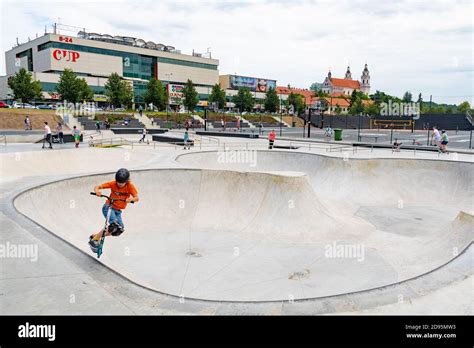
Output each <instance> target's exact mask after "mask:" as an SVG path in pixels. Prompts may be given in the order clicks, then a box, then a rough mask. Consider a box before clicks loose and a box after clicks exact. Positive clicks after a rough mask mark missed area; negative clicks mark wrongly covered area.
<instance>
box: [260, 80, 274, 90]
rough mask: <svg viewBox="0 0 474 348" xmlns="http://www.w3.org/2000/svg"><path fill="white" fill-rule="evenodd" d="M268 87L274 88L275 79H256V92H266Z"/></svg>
mask: <svg viewBox="0 0 474 348" xmlns="http://www.w3.org/2000/svg"><path fill="white" fill-rule="evenodd" d="M270 88H273V89H276V81H274V80H266V79H258V80H257V92H264V93H265V92H267V91H268V90H269V89H270Z"/></svg>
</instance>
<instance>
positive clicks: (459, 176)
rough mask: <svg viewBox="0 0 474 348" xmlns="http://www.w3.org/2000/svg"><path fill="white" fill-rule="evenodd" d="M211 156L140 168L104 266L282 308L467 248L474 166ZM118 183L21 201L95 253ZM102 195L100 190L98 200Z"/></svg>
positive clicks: (61, 189) (89, 182) (85, 183)
mask: <svg viewBox="0 0 474 348" xmlns="http://www.w3.org/2000/svg"><path fill="white" fill-rule="evenodd" d="M257 155H258V157H257V159H256V161H255V162H253V163H252V164H251V165H249V164H245V163H225V161H224V162H223V161H222V160H221V159H222V158H219V153H217V152H202V153H191V154H186V155H182V156H180V157H178V158H177V161H178V162H179V163H180V164H182V165H183V166H186V167H187V168H177V169H156V170H143V171H133V172H132V181H133V183H134V184H135V185H136V186H137V188H138V190H139V195H140V202H138V203H137V204H135V205H129V206H128V207H127V209H126V212H125V213H124V214H123V218H124V222H125V225H126V231H125V233H124V234H123V235H122V236H120V237H109V238H107V240H106V244H105V247H104V254H103V255H102V257H101V258H100V262H102V263H104V264H105V265H106V266H108V267H110V268H111V269H113V270H115V271H117V272H118V273H120V274H122V275H124V276H125V277H127V278H128V279H130V280H132V281H134V282H136V283H138V284H140V285H142V286H146V287H148V288H151V289H154V290H157V291H160V292H163V293H167V294H172V295H175V296H181V297H184V298H194V299H203V300H213V301H282V300H283V301H286V300H292V299H294V300H299V299H309V298H316V297H325V296H334V295H340V294H347V293H352V292H357V291H364V290H369V289H374V288H378V287H383V286H387V285H391V284H394V283H398V282H401V281H404V280H407V279H410V278H413V277H417V276H420V275H422V274H425V273H427V272H430V271H433V270H436V269H437V268H438V267H440V266H442V265H444V264H446V263H447V262H449V261H451V260H452V259H454V258H455V257H457V256H458V255H459V254H460V253H462V252H463V250H465V249H466V248H467V247H468V246H469V245H470V244H471V243H472V240H473V231H472V226H473V215H472V214H473V206H472V193H473V192H472V191H473V190H472V164H471V163H454V162H450V163H448V162H442V161H422V160H417V161H415V160H343V159H342V158H341V159H339V158H330V157H324V156H318V155H310V154H301V153H287V152H283V151H282V152H275V153H273V152H268V151H262V152H258V154H257ZM112 177H113V176H112V173H111V174H107V175H94V176H85V177H79V178H73V179H69V180H63V181H58V182H54V183H50V184H47V185H44V186H40V187H37V188H34V189H31V190H29V191H26V192H24V193H22V194H21V195H20V196H18V197H17V198H16V200H15V202H14V204H15V207H16V208H17V209H18V210H19V211H20V212H21V213H23V214H24V215H26V216H28V217H29V218H30V219H32V220H34V221H35V222H37V223H38V224H40V225H42V226H43V227H45V228H47V229H48V230H50V231H51V232H53V233H55V234H56V235H58V236H59V237H61V238H63V239H64V240H66V241H68V242H69V243H71V244H73V245H75V246H76V247H78V248H79V249H81V250H83V251H84V252H86V253H89V254H91V252H90V250H89V248H88V245H87V239H88V236H89V235H90V234H91V233H93V232H97V231H98V229H99V228H100V227H101V226H102V224H103V222H104V221H103V217H102V215H101V211H100V210H101V206H102V204H103V201H102V200H101V199H99V198H97V197H95V196H91V195H90V194H89V192H90V191H91V190H92V188H93V187H94V186H95V185H97V184H98V183H102V182H105V181H108V180H110V179H111V178H112ZM104 193H105V190H104Z"/></svg>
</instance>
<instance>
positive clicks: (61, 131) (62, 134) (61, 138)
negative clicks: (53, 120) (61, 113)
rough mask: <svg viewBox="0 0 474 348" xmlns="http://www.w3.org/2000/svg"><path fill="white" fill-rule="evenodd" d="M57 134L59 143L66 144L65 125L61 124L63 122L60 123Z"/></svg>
mask: <svg viewBox="0 0 474 348" xmlns="http://www.w3.org/2000/svg"><path fill="white" fill-rule="evenodd" d="M56 134H57V136H58V143H60V144H64V133H63V125H62V124H61V122H58V124H57V126H56Z"/></svg>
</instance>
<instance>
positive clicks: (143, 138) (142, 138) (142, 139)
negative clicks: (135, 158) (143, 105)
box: [138, 127, 147, 143]
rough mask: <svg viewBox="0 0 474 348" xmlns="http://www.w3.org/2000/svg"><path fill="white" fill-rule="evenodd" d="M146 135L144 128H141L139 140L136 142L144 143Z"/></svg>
mask: <svg viewBox="0 0 474 348" xmlns="http://www.w3.org/2000/svg"><path fill="white" fill-rule="evenodd" d="M146 134H147V130H146V127H143V131H142V137H141V139H140V140H139V141H138V142H139V143H141V142H142V141H143V142H145V138H146Z"/></svg>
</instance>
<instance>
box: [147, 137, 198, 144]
mask: <svg viewBox="0 0 474 348" xmlns="http://www.w3.org/2000/svg"><path fill="white" fill-rule="evenodd" d="M152 139H153V141H157V142H160V143H168V144H174V145H181V146H184V140H183V138H180V137H175V136H172V135H158V134H153V136H152ZM189 145H191V146H194V140H191V139H190V140H189Z"/></svg>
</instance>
